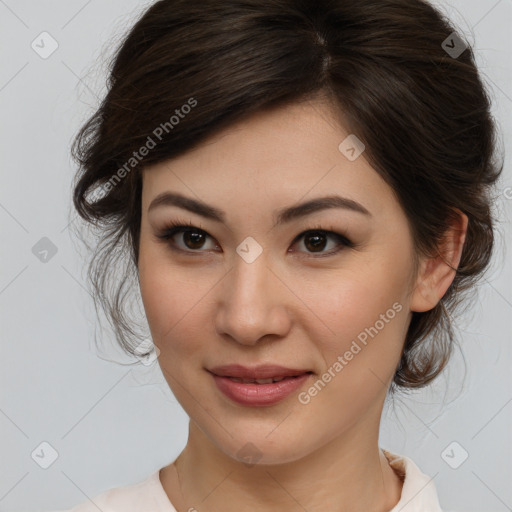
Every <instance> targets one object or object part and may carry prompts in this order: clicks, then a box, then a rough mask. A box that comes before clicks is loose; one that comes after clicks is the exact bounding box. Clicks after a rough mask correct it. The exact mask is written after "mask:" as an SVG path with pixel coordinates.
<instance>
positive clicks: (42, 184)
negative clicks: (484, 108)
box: [0, 0, 512, 512]
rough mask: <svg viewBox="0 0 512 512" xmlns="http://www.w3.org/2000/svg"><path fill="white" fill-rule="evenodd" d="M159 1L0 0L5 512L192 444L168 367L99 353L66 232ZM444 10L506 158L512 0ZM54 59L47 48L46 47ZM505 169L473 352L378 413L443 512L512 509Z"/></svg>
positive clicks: (79, 496)
mask: <svg viewBox="0 0 512 512" xmlns="http://www.w3.org/2000/svg"><path fill="white" fill-rule="evenodd" d="M150 3H152V2H139V1H135V0H129V1H127V0H108V1H102V2H100V1H99V0H90V1H88V2H87V1H84V0H66V1H64V0H48V1H42V0H41V1H34V0H31V1H29V0H16V1H15V0H5V1H4V0H0V48H1V50H0V51H1V62H2V65H1V66H0V108H1V113H2V122H1V125H0V130H1V133H0V141H1V152H0V172H1V183H2V186H1V188H0V226H1V247H2V250H1V251H0V257H1V261H0V315H1V316H0V322H1V328H0V336H1V354H2V355H1V357H0V365H1V370H0V379H1V381H0V432H1V437H0V443H1V456H0V512H3V511H24V510H32V511H44V510H52V509H53V510H55V509H62V508H66V507H71V506H72V505H75V504H77V503H79V502H83V501H85V500H86V499H87V498H88V497H89V498H92V497H94V496H96V495H97V494H99V493H100V492H101V491H103V490H104V489H107V488H109V487H114V486H119V485H126V484H129V483H134V482H137V481H140V480H142V479H144V478H146V477H147V476H148V475H149V474H150V473H151V472H153V471H155V470H156V469H158V468H159V467H162V466H164V465H165V464H168V463H169V462H171V461H172V460H173V459H174V458H175V457H176V456H177V455H178V453H179V452H180V451H181V450H182V448H183V447H184V445H185V442H186V436H187V423H188V420H187V416H186V415H185V413H184V412H183V410H182V409H181V407H180V406H179V404H177V402H176V400H175V399H174V397H173V395H172V394H171V392H170V391H169V389H168V387H167V385H166V383H165V381H164V380H163V377H162V375H161V372H160V370H159V367H158V366H157V365H156V364H154V365H152V366H145V365H144V364H140V363H138V364H135V365H133V364H131V365H130V364H128V363H133V360H128V359H127V358H126V357H124V356H123V355H122V353H121V352H120V351H119V350H117V349H115V347H114V348H108V346H109V344H110V345H112V346H113V345H114V342H113V337H112V335H111V334H109V333H107V335H108V337H107V342H106V343H105V344H104V345H103V347H102V349H101V350H100V351H98V350H97V348H96V346H95V343H94V336H95V331H96V329H97V327H95V326H96V325H97V321H96V318H95V316H94V309H93V306H92V302H91V298H90V296H89V295H88V292H87V289H86V285H85V274H84V259H83V258H84V257H85V256H86V255H84V254H82V253H83V251H81V250H80V246H78V245H77V242H76V240H75V239H74V237H73V234H72V232H71V231H70V229H69V223H70V222H74V219H75V217H76V216H75V214H74V213H73V211H72V208H71V179H72V176H73V173H74V171H75V167H74V164H73V163H72V162H71V159H70V156H69V146H70V142H71V139H72V137H73V135H74V134H75V133H76V130H77V129H78V127H79V126H80V124H81V123H82V122H83V121H85V119H86V118H87V117H88V116H89V115H90V114H91V113H92V112H93V109H94V107H95V106H96V104H97V101H98V99H97V98H99V97H101V96H102V93H103V92H104V84H103V79H104V72H105V61H106V59H107V58H108V56H109V55H110V52H111V51H112V49H113V48H114V46H113V45H112V43H113V42H115V40H116V39H115V38H116V36H117V35H119V34H122V33H123V32H124V30H125V29H126V28H127V27H128V26H130V25H131V24H132V23H133V20H134V19H135V17H136V16H137V15H138V13H140V12H142V10H144V8H145V6H147V5H149V4H150ZM436 5H439V6H441V7H442V9H443V10H444V11H445V12H446V13H448V15H449V16H450V17H451V18H452V20H453V21H454V23H455V24H456V26H457V27H458V28H459V29H460V31H462V32H463V33H464V34H465V36H466V37H467V38H468V39H469V41H470V42H471V43H472V44H473V45H474V47H475V49H476V51H477V54H478V64H479V66H480V69H481V71H482V73H483V76H484V79H485V81H486V83H487V84H489V86H490V87H491V94H492V99H493V102H494V105H493V111H494V115H495V117H496V118H497V120H498V122H499V125H500V129H501V138H502V140H503V143H502V145H503V147H504V150H505V152H506V153H507V154H510V153H511V151H512V147H511V143H510V141H511V137H510V135H511V129H512V126H511V119H512V116H511V113H512V85H511V84H512V65H511V61H512V58H511V57H512V56H511V47H512V45H511V29H512V0H500V1H498V0H471V1H470V0H450V1H447V2H444V1H443V2H441V1H439V2H436ZM44 31H46V32H48V33H49V34H50V35H51V37H52V38H53V39H54V40H55V41H56V42H57V44H58V48H57V50H56V51H55V52H54V53H53V54H52V55H50V56H49V57H48V58H46V59H43V58H42V57H41V56H40V55H39V54H38V53H36V51H35V50H34V49H32V47H31V43H32V41H34V40H35V41H36V43H37V42H38V41H40V39H41V38H40V37H38V36H39V34H41V33H42V32H44ZM45 37H47V36H45ZM440 44H441V41H440ZM39 45H40V47H41V46H42V43H39ZM49 49H51V40H50V39H49V38H47V39H45V45H44V49H43V48H39V51H40V52H42V51H47V50H49ZM456 94H457V91H454V96H455V97H456ZM454 100H456V98H454ZM505 165H506V170H505V173H504V176H503V180H502V182H501V184H500V191H499V192H500V196H499V199H498V201H497V204H496V207H497V213H498V215H499V216H500V218H501V222H500V223H499V224H498V225H497V237H498V240H497V251H496V255H495V258H494V261H493V268H492V269H491V271H490V272H489V273H488V274H487V276H486V278H485V280H484V281H482V284H481V286H480V287H479V288H478V289H477V291H476V292H475V293H478V301H477V303H476V306H475V307H474V308H473V309H471V310H469V311H468V312H467V313H466V314H465V315H464V316H463V317H462V319H460V320H458V321H457V324H456V325H457V330H458V335H459V338H460V339H461V340H462V351H463V356H462V355H461V354H460V353H459V352H456V353H455V355H454V358H453V360H452V362H451V365H450V369H449V371H448V372H447V373H446V374H445V375H444V377H443V378H441V379H439V381H437V382H436V383H435V385H434V386H432V387H431V388H429V389H427V390H423V391H420V392H415V393H412V394H410V395H409V396H407V397H400V398H397V399H395V402H394V404H392V405H391V406H389V407H386V408H385V412H384V416H383V423H382V430H381V446H382V447H384V448H387V449H388V450H390V451H394V452H396V453H400V454H405V455H408V456H410V457H411V458H412V459H413V460H414V461H415V462H416V463H417V464H418V465H419V466H420V468H421V469H422V471H423V472H425V473H427V474H429V475H431V476H432V477H434V480H435V483H436V486H437V488H438V492H439V495H440V500H441V504H442V505H443V506H444V508H445V509H446V510H447V511H448V510H452V511H468V512H469V511H485V512H502V511H506V510H512V490H511V485H510V482H511V475H512V421H511V420H512V403H511V402H512V384H511V379H510V373H511V372H510V370H511V353H510V341H511V332H512V331H511V318H512V292H511V289H512V287H511V286H510V284H511V281H512V279H511V277H512V268H511V265H510V260H511V259H510V255H509V254H508V253H507V250H506V246H507V245H509V246H510V241H511V225H510V219H511V210H512V188H508V187H512V174H511V173H512V170H511V168H510V158H509V157H508V156H507V158H506V160H505ZM507 190H508V192H507ZM43 237H47V238H48V239H49V240H51V243H52V244H53V245H54V246H55V248H56V250H57V252H56V254H54V255H52V253H51V252H50V253H49V255H48V256H47V261H46V262H43V261H41V260H40V258H38V257H36V255H35V254H34V252H37V251H34V252H33V247H34V246H36V247H39V246H37V245H36V244H38V243H39V244H48V241H43V242H40V240H41V239H42V238H43ZM464 360H465V364H464ZM42 442H47V443H49V444H50V445H51V446H52V447H53V449H54V450H55V451H56V452H57V453H58V456H57V459H56V460H55V461H54V462H53V464H52V465H51V466H49V467H48V469H43V468H42V467H40V464H41V463H44V462H45V460H43V459H45V457H46V462H47V463H48V462H50V459H49V458H48V457H50V454H51V450H50V449H48V448H45V445H43V451H44V453H45V457H41V456H40V457H39V458H38V457H37V455H35V454H37V453H42V452H41V446H40V445H41V443H42ZM452 443H457V444H452ZM34 453H35V454H34ZM466 453H467V455H468V458H467V460H465V461H464V462H463V463H462V464H461V462H462V460H463V458H464V457H465V456H466ZM32 454H34V455H32ZM36 461H37V462H36ZM459 464H460V465H459ZM452 466H458V468H457V469H454V467H452Z"/></svg>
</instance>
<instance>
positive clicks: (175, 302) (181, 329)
mask: <svg viewBox="0 0 512 512" xmlns="http://www.w3.org/2000/svg"><path fill="white" fill-rule="evenodd" d="M217 280H218V278H217V279H215V277H214V276H212V277H211V278H210V277H209V276H208V274H207V273H204V274H203V275H202V277H201V279H199V280H198V278H197V269H196V270H195V271H194V270H193V269H192V267H190V268H189V269H184V268H183V267H180V268H178V267H176V266H175V265H172V263H171V260H170V258H166V257H165V256H164V257H162V255H161V253H159V252H158V251H157V250H153V252H151V250H147V251H146V252H144V251H141V254H140V258H139V282H140V291H141V296H142V301H143V304H144V309H145V314H146V317H147V320H148V324H149V327H150V330H151V335H152V337H153V340H154V342H155V344H156V346H157V347H158V348H159V350H160V352H161V358H162V360H164V361H165V360H166V359H167V357H168V356H169V360H170V359H171V357H170V356H172V354H176V353H181V352H183V351H187V352H188V353H191V352H193V351H194V350H199V341H200V340H201V339H204V336H205V326H206V325H207V319H206V318H203V316H204V314H203V312H204V311H206V310H207V309H208V307H207V305H208V301H209V300H210V296H209V294H208V292H209V291H210V290H211V289H212V288H213V287H214V285H215V283H216V281H217Z"/></svg>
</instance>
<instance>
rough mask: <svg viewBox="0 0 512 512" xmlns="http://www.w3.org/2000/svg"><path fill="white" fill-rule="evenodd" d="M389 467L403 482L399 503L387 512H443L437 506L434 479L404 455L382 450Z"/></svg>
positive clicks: (437, 500)
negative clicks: (426, 511)
mask: <svg viewBox="0 0 512 512" xmlns="http://www.w3.org/2000/svg"><path fill="white" fill-rule="evenodd" d="M382 451H383V452H384V455H385V456H386V458H387V459H388V462H389V465H390V466H391V467H392V468H393V469H394V470H395V472H396V473H397V474H398V475H399V476H400V478H401V479H402V481H403V487H402V496H401V498H400V501H399V502H398V503H397V504H396V505H395V507H393V509H392V510H390V511H389V512H398V511H400V512H423V511H425V510H428V511H429V512H443V511H442V510H441V506H440V505H439V499H438V496H437V490H436V486H435V483H434V478H435V475H434V477H430V476H428V475H426V474H424V473H422V471H421V470H420V468H419V467H418V466H417V465H416V464H415V463H414V462H413V461H412V460H411V459H410V458H409V457H405V456H404V455H397V454H394V453H391V452H388V451H387V450H382Z"/></svg>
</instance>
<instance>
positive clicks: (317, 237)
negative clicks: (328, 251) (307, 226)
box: [305, 233, 325, 252]
mask: <svg viewBox="0 0 512 512" xmlns="http://www.w3.org/2000/svg"><path fill="white" fill-rule="evenodd" d="M308 240H314V242H313V243H308V242H307V241H308ZM305 245H306V247H307V249H308V250H309V249H311V248H312V250H313V252H314V251H315V250H318V249H319V250H322V249H324V247H325V236H324V235H323V234H318V233H317V234H314V235H309V236H307V237H306V242H305Z"/></svg>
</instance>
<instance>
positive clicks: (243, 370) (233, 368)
mask: <svg viewBox="0 0 512 512" xmlns="http://www.w3.org/2000/svg"><path fill="white" fill-rule="evenodd" d="M208 371H209V372H211V373H213V374H215V375H218V376H219V377H236V378H239V379H270V378H276V377H293V376H296V375H302V374H304V373H313V372H312V371H311V370H303V369H297V368H286V367H284V366H279V365H275V364H263V365H259V366H253V367H248V366H242V365H240V364H226V365H222V366H215V367H214V368H210V369H209V370H208Z"/></svg>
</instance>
